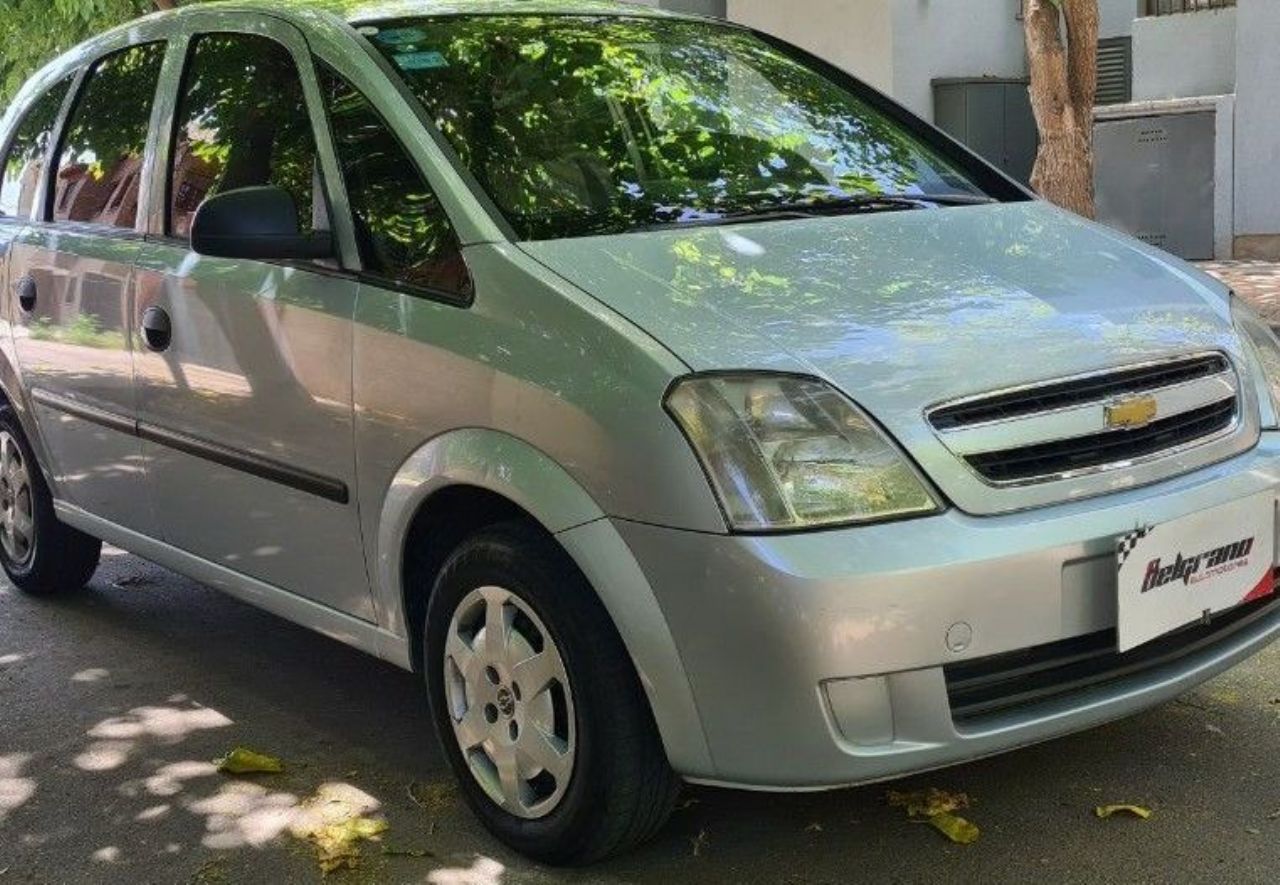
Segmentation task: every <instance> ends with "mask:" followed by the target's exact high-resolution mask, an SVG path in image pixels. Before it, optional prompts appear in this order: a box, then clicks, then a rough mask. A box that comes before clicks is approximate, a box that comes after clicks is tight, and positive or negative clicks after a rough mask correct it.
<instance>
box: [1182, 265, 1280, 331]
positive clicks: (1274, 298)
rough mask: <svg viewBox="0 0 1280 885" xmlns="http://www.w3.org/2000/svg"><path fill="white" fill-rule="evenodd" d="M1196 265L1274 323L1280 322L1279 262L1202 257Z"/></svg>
mask: <svg viewBox="0 0 1280 885" xmlns="http://www.w3.org/2000/svg"><path fill="white" fill-rule="evenodd" d="M1198 266H1199V267H1200V269H1201V270H1204V271H1207V272H1209V273H1211V274H1213V275H1214V276H1215V277H1217V278H1218V279H1220V280H1222V281H1223V282H1224V283H1226V284H1227V285H1228V286H1230V287H1231V288H1232V290H1233V291H1234V292H1235V293H1236V294H1237V295H1239V296H1240V297H1241V298H1243V299H1244V300H1245V301H1248V302H1249V303H1250V304H1252V305H1253V308H1254V309H1255V310H1256V311H1258V312H1259V313H1260V314H1262V315H1263V316H1265V317H1266V318H1267V319H1269V320H1270V321H1271V322H1272V323H1273V324H1276V323H1280V262H1274V261H1205V262H1200V264H1199V265H1198Z"/></svg>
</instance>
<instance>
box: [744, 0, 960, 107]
mask: <svg viewBox="0 0 1280 885" xmlns="http://www.w3.org/2000/svg"><path fill="white" fill-rule="evenodd" d="M892 2H893V0H801V2H786V0H729V8H728V13H729V18H730V20H732V21H736V22H740V23H742V24H744V25H749V26H750V27H753V28H758V29H759V30H761V31H765V32H767V33H770V34H774V35H776V36H778V37H781V38H783V39H784V40H789V41H790V42H792V43H795V44H796V45H797V46H800V47H802V48H804V49H807V50H809V51H810V52H812V53H813V54H815V55H818V56H821V57H822V58H824V59H826V60H827V61H829V62H831V63H832V64H835V65H838V66H839V67H841V68H843V69H844V70H846V71H848V72H849V73H851V74H853V75H854V76H855V77H858V78H860V79H862V80H864V81H866V82H867V83H870V84H871V85H872V86H874V87H875V88H877V89H879V90H880V91H882V92H887V93H890V94H893V92H894V83H893V69H894V65H893V48H894V47H893V29H892V22H891V15H890V13H891V7H892ZM952 2H956V0H952Z"/></svg>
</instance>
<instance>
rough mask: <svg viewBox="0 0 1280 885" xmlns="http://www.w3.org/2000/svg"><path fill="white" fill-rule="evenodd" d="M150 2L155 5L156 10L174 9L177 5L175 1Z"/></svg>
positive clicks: (153, 0)
mask: <svg viewBox="0 0 1280 885" xmlns="http://www.w3.org/2000/svg"><path fill="white" fill-rule="evenodd" d="M152 2H154V3H155V5H156V9H175V8H177V5H178V3H177V0H152Z"/></svg>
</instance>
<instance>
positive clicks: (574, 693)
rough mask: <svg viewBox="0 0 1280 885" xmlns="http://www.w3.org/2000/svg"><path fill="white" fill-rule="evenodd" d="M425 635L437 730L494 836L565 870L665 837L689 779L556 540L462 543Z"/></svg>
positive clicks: (617, 641)
mask: <svg viewBox="0 0 1280 885" xmlns="http://www.w3.org/2000/svg"><path fill="white" fill-rule="evenodd" d="M425 629H426V632H425V636H426V642H425V643H424V648H425V656H426V659H425V661H424V669H425V672H426V676H427V680H428V689H429V697H430V699H431V707H432V714H433V718H434V719H435V724H436V730H437V732H438V734H439V736H440V740H441V743H442V745H443V746H444V749H445V753H446V755H447V756H448V758H449V762H450V764H451V765H452V767H453V769H454V772H455V773H456V774H457V776H458V778H459V780H460V781H461V784H462V791H463V794H464V796H465V797H466V799H467V801H468V804H469V805H470V806H471V808H472V809H473V810H474V811H475V813H476V815H477V816H478V817H479V818H480V819H481V821H482V822H483V823H484V824H485V826H486V827H487V828H488V829H489V830H490V832H492V833H493V834H494V835H495V836H497V837H498V838H499V839H500V840H502V841H503V842H504V843H506V844H507V845H509V846H511V847H512V848H514V849H516V850H517V851H520V852H521V853H523V854H526V855H528V856H530V857H533V858H535V859H538V860H541V861H544V862H547V863H554V864H584V863H590V862H592V861H595V860H599V859H601V858H603V857H606V856H608V855H611V854H616V853H618V852H620V851H623V850H626V849H627V848H629V847H631V846H633V845H635V844H638V843H639V842H641V841H644V840H645V839H647V838H649V837H650V836H652V835H653V834H654V833H655V832H657V830H658V829H659V828H660V827H661V826H662V824H663V823H664V822H665V821H666V819H667V817H668V815H669V814H670V812H671V809H672V806H673V804H674V802H675V797H676V794H677V792H678V790H679V784H680V781H679V778H678V777H677V776H676V775H675V773H674V772H673V771H672V770H671V767H670V765H669V764H668V763H667V759H666V756H665V753H664V752H663V749H662V743H661V741H660V740H659V738H658V734H657V728H656V726H655V725H654V722H653V717H652V715H651V713H650V712H649V707H648V704H647V702H646V700H645V697H644V693H643V691H642V689H641V688H640V684H639V680H638V678H637V676H636V673H635V670H634V668H633V667H632V664H631V660H630V658H629V657H628V656H627V654H626V650H625V649H624V648H623V645H622V640H621V638H620V637H619V636H618V633H617V630H616V629H615V628H614V626H613V623H612V621H611V620H610V619H609V616H608V614H607V613H606V612H605V610H604V607H603V605H602V604H601V603H600V600H599V598H598V597H597V596H596V595H595V593H594V591H593V590H592V589H591V587H590V586H589V585H588V584H587V582H586V580H585V579H584V578H583V577H582V575H581V573H579V572H578V570H577V568H576V567H575V565H574V564H573V562H572V561H571V560H570V559H569V558H568V557H567V556H566V555H565V554H564V552H563V551H562V550H560V548H559V547H557V546H556V545H555V544H554V542H552V541H551V540H550V539H548V538H546V537H545V536H543V535H541V534H540V533H538V532H537V531H536V530H533V529H531V528H529V527H527V526H524V525H522V524H518V523H512V524H507V525H502V526H497V527H494V528H492V529H488V530H485V531H483V532H481V533H479V534H477V535H475V536H473V537H472V538H470V539H469V540H467V541H465V542H463V544H462V545H461V546H460V547H459V548H458V550H456V551H455V552H454V553H453V555H452V556H451V557H450V558H449V561H448V562H447V563H446V565H445V567H444V569H443V570H442V572H441V574H440V577H439V578H438V580H437V581H436V585H435V589H434V592H433V593H432V596H431V600H430V602H429V604H428V607H427V618H426V628H425Z"/></svg>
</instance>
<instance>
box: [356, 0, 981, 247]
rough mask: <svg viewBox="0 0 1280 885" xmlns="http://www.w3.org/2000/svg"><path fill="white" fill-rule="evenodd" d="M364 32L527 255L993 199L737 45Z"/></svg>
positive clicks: (886, 120) (709, 36) (869, 115)
mask: <svg viewBox="0 0 1280 885" xmlns="http://www.w3.org/2000/svg"><path fill="white" fill-rule="evenodd" d="M360 30H361V32H362V33H363V34H364V35H365V36H366V37H368V38H369V39H370V40H371V41H372V43H373V45H374V46H376V47H377V48H378V50H379V51H380V52H381V53H383V54H384V55H385V56H386V57H387V58H388V59H389V60H390V61H391V63H392V64H393V65H394V66H395V68H396V69H397V70H398V71H399V72H400V73H401V75H402V76H403V77H404V79H405V81H406V82H407V83H408V84H409V87H410V89H411V90H412V91H413V93H414V94H415V95H417V97H418V98H419V99H420V100H421V101H422V103H423V105H424V106H425V107H426V108H427V110H428V112H429V113H430V115H431V116H432V117H433V118H434V120H435V122H436V124H437V125H438V126H439V128H440V130H441V131H442V132H443V133H444V135H445V137H446V138H447V139H448V141H449V142H450V144H452V146H453V148H454V150H455V151H456V152H457V153H458V155H459V156H460V158H461V160H462V162H463V163H464V164H465V165H466V166H467V167H469V168H470V170H471V172H472V174H473V175H474V176H475V178H476V179H477V180H478V181H479V183H480V185H481V187H483V188H484V190H485V191H486V192H487V193H488V195H489V197H490V198H491V199H492V201H493V202H494V203H495V204H496V205H497V207H498V209H499V210H500V211H501V213H502V214H503V215H504V216H505V217H506V219H507V221H508V222H509V223H510V224H511V226H512V227H513V228H514V229H515V231H516V234H517V236H519V237H520V238H522V239H532V240H540V239H558V238H565V237H578V236H588V235H593V234H611V233H622V232H626V231H631V230H636V229H648V228H653V227H655V226H664V225H678V224H687V223H703V224H705V223H708V222H714V221H716V220H718V219H719V220H724V219H735V218H743V217H746V216H749V215H752V214H757V213H758V214H761V215H766V214H767V213H769V212H770V211H771V210H773V211H779V210H786V211H789V212H796V211H802V210H803V209H804V208H806V207H807V206H810V205H812V206H815V207H819V206H820V207H822V208H823V209H824V211H830V210H831V208H832V207H834V206H836V205H838V203H839V201H847V205H848V206H849V207H850V211H871V209H872V208H874V207H879V208H896V209H901V208H904V207H905V206H906V205H907V204H905V203H903V202H901V201H899V202H897V203H893V202H889V201H885V202H883V203H869V202H868V201H867V200H866V198H867V197H868V196H870V195H893V196H902V195H912V196H921V195H928V196H951V197H958V198H960V199H958V200H954V201H953V202H964V201H965V200H964V198H971V199H972V198H975V197H980V196H982V195H983V194H982V191H981V190H980V188H979V187H978V185H977V184H975V183H974V182H973V181H971V180H970V179H969V178H968V177H966V176H965V175H964V174H963V173H962V172H961V171H960V170H959V169H958V168H957V166H956V165H955V164H953V163H951V162H949V161H948V160H946V159H944V158H943V156H942V155H941V154H940V153H939V152H938V151H936V150H934V149H933V148H931V147H929V146H928V145H926V144H925V143H924V142H923V141H921V140H920V139H919V138H917V137H916V136H914V135H913V134H911V133H910V132H909V131H907V130H906V129H905V128H904V127H903V126H902V125H901V124H899V123H898V122H896V121H894V120H893V119H891V118H890V117H888V116H887V115H886V114H884V113H882V112H880V111H878V110H876V109H875V108H874V107H873V106H872V104H871V103H869V102H868V101H867V100H865V99H864V98H862V97H860V96H859V95H858V94H857V93H855V92H853V91H851V90H850V88H848V87H847V86H846V85H845V84H842V83H841V82H838V80H837V79H836V78H833V77H828V76H826V75H825V74H823V73H822V72H820V71H818V70H815V69H814V68H813V67H811V66H809V65H807V64H805V63H804V61H803V60H801V59H800V58H797V57H793V56H792V55H791V54H789V52H788V51H787V50H785V49H782V48H779V47H777V46H775V45H773V44H772V43H771V42H768V41H766V40H765V39H763V38H761V37H759V36H757V35H755V34H753V33H752V32H750V31H747V30H743V29H740V28H735V27H730V26H722V25H716V24H712V23H709V22H697V21H680V20H664V19H660V18H641V17H634V18H632V17H614V16H582V15H549V16H542V15H509V16H506V15H485V16H450V17H436V18H410V19H400V20H396V21H385V22H379V23H378V24H376V25H365V26H362V27H361V28H360ZM938 205H941V204H938ZM855 207H857V208H856V210H855Z"/></svg>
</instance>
